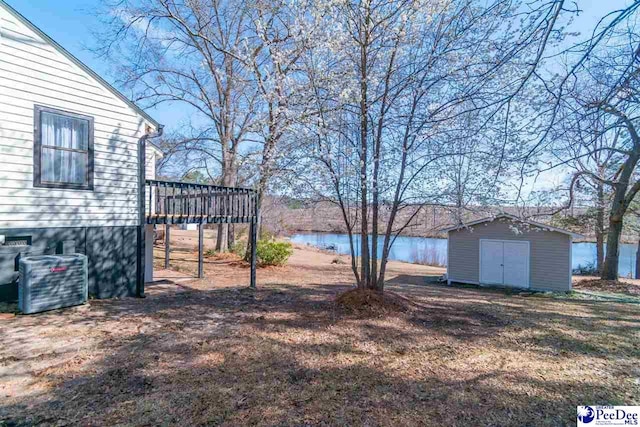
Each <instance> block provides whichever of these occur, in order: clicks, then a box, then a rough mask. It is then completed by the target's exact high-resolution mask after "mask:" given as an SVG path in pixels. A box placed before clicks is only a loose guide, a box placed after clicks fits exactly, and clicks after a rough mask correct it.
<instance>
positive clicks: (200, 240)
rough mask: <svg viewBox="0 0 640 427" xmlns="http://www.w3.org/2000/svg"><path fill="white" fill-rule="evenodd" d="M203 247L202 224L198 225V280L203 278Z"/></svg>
mask: <svg viewBox="0 0 640 427" xmlns="http://www.w3.org/2000/svg"><path fill="white" fill-rule="evenodd" d="M203 247H204V223H202V222H201V223H199V224H198V279H202V278H203V277H204V268H203V267H204V265H203V263H204V259H203V249H204V248H203Z"/></svg>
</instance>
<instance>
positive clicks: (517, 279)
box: [503, 242, 529, 288]
mask: <svg viewBox="0 0 640 427" xmlns="http://www.w3.org/2000/svg"><path fill="white" fill-rule="evenodd" d="M503 264H504V274H503V277H504V283H503V284H504V285H506V286H513V287H516V288H528V287H529V244H528V243H527V242H504V262H503Z"/></svg>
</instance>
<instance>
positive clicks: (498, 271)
mask: <svg viewBox="0 0 640 427" xmlns="http://www.w3.org/2000/svg"><path fill="white" fill-rule="evenodd" d="M503 253H504V245H503V243H502V242H501V241H498V240H480V283H486V284H488V285H502V270H503V266H502V258H503Z"/></svg>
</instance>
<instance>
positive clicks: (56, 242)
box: [0, 227, 137, 301]
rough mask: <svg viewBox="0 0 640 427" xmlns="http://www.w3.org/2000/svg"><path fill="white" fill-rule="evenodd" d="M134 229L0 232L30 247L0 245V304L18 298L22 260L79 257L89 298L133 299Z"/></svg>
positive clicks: (58, 229) (102, 228)
mask: <svg viewBox="0 0 640 427" xmlns="http://www.w3.org/2000/svg"><path fill="white" fill-rule="evenodd" d="M136 228H137V227H73V228H67V227H56V228H11V229H0V235H3V236H5V238H9V237H18V236H19V237H25V236H26V237H29V239H30V240H31V245H30V246H28V247H25V246H1V245H0V301H13V300H16V299H17V298H18V262H19V260H20V257H21V256H34V255H54V254H63V253H81V254H85V255H87V257H88V267H89V294H90V295H92V296H94V297H97V298H110V297H123V296H134V295H135V291H136Z"/></svg>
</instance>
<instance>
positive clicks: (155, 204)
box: [145, 179, 258, 224]
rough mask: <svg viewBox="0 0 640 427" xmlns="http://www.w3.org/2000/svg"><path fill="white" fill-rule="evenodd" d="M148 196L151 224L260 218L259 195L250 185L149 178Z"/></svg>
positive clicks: (147, 183) (147, 181)
mask: <svg viewBox="0 0 640 427" xmlns="http://www.w3.org/2000/svg"><path fill="white" fill-rule="evenodd" d="M145 197H146V202H145V205H146V209H145V210H146V218H147V223H149V224H180V223H253V222H255V221H256V220H257V208H258V207H257V194H256V192H255V191H254V190H251V189H248V188H237V187H221V186H217V185H206V184H192V183H186V182H172V181H160V180H155V179H147V180H146V187H145Z"/></svg>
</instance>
